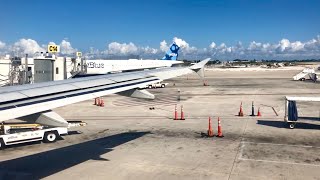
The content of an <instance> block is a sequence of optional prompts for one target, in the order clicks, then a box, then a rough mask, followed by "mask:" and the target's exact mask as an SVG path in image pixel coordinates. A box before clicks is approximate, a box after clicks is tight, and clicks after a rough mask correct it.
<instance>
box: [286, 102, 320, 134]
mask: <svg viewBox="0 0 320 180" xmlns="http://www.w3.org/2000/svg"><path fill="white" fill-rule="evenodd" d="M297 101H304V102H320V97H292V96H286V98H285V113H284V121H285V122H286V123H288V124H289V127H290V129H293V128H294V127H295V125H296V123H297V121H298V110H297V106H296V102H297Z"/></svg>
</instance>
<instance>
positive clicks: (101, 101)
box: [99, 99, 104, 107]
mask: <svg viewBox="0 0 320 180" xmlns="http://www.w3.org/2000/svg"><path fill="white" fill-rule="evenodd" d="M99 106H100V107H104V102H103V99H101V100H100V104H99Z"/></svg>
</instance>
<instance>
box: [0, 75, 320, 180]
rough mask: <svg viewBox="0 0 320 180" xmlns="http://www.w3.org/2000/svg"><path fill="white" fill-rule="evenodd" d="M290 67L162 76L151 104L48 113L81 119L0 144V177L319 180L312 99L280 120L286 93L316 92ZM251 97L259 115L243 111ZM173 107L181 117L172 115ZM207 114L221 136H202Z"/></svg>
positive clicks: (110, 103)
mask: <svg viewBox="0 0 320 180" xmlns="http://www.w3.org/2000/svg"><path fill="white" fill-rule="evenodd" d="M299 71H300V70H297V69H287V70H279V71H277V70H274V71H272V72H270V71H241V70H238V69H237V70H236V71H230V70H228V71H222V70H219V71H215V70H208V71H206V80H207V82H208V85H209V86H203V82H202V81H201V80H200V79H199V78H198V77H197V75H196V74H193V75H189V76H183V77H179V78H175V79H171V80H169V81H167V82H169V85H168V86H167V87H166V88H158V89H150V90H149V91H150V92H151V93H153V94H155V95H156V99H155V100H152V101H151V100H142V99H134V98H129V97H124V96H119V95H111V96H106V97H104V103H105V106H104V107H98V106H95V105H93V103H94V100H91V101H85V102H81V103H77V104H73V105H69V106H65V107H62V108H58V109H55V110H54V111H56V112H57V113H59V114H60V115H61V116H62V117H64V118H65V119H67V120H82V121H85V122H87V123H88V125H87V126H86V127H79V128H74V129H73V130H72V131H71V132H70V135H68V136H64V137H63V138H64V140H59V141H57V142H55V143H52V144H44V143H30V144H27V145H26V144H24V145H18V146H12V147H9V148H7V149H5V150H2V151H1V152H0V161H1V162H0V179H66V178H67V179H112V180H117V179H126V180H128V179H159V180H162V179H170V180H171V179H184V180H185V179H210V180H212V179H219V180H220V179H232V180H234V179H255V180H256V179H268V180H269V179H281V180H283V179H304V180H306V179H320V121H319V119H320V108H319V103H310V102H304V103H300V102H299V103H298V104H297V105H298V113H299V117H300V119H299V121H298V122H299V123H298V124H297V125H296V127H295V129H289V128H288V125H287V124H286V123H285V122H284V121H283V118H284V108H285V107H284V105H285V100H284V97H285V96H286V95H290V96H319V95H320V84H319V83H312V82H307V81H306V82H300V81H292V76H293V75H295V74H296V73H298V72H299ZM179 91H180V93H179ZM178 99H180V100H178ZM252 101H254V107H255V114H256V113H257V111H258V108H260V111H261V114H262V116H261V117H257V116H250V115H251V108H252V107H251V105H252V104H251V103H252ZM241 102H242V104H243V111H244V116H243V117H238V116H237V115H238V112H239V108H240V104H241ZM176 104H177V107H178V113H179V115H180V106H181V105H183V109H184V114H185V118H186V120H185V121H180V120H173V116H174V107H175V105H176ZM272 107H273V108H272ZM273 109H274V110H273ZM276 114H278V116H277V115H276ZM209 116H211V118H212V126H213V130H214V133H215V134H217V118H218V117H220V119H221V123H222V132H223V135H224V137H223V138H217V137H213V138H208V137H204V136H203V134H205V133H206V132H207V130H208V117H209Z"/></svg>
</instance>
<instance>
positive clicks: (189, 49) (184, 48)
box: [173, 37, 197, 55]
mask: <svg viewBox="0 0 320 180" xmlns="http://www.w3.org/2000/svg"><path fill="white" fill-rule="evenodd" d="M173 42H174V43H175V44H176V45H178V46H179V47H180V48H181V50H180V51H181V53H183V54H184V55H187V54H194V53H196V52H197V48H196V47H194V46H190V45H189V43H187V42H186V41H185V40H183V39H180V38H177V37H174V38H173Z"/></svg>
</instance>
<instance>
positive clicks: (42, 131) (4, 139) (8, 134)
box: [0, 121, 87, 149]
mask: <svg viewBox="0 0 320 180" xmlns="http://www.w3.org/2000/svg"><path fill="white" fill-rule="evenodd" d="M85 125H87V123H85V122H82V121H68V127H49V126H43V125H41V124H25V123H10V124H6V123H3V124H1V125H0V149H3V148H5V146H8V145H13V144H20V143H26V142H33V141H43V142H45V143H53V142H55V141H56V140H58V139H61V136H63V135H67V134H68V128H70V127H77V126H85Z"/></svg>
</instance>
